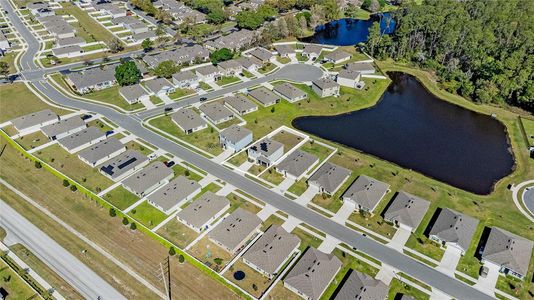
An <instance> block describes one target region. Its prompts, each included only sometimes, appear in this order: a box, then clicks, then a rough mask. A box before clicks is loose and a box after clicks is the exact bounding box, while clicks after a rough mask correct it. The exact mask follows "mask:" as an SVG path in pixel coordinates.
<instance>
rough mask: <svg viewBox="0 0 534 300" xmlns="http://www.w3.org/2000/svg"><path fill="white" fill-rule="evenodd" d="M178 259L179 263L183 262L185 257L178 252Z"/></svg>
mask: <svg viewBox="0 0 534 300" xmlns="http://www.w3.org/2000/svg"><path fill="white" fill-rule="evenodd" d="M178 261H179V262H180V263H183V262H184V261H185V257H184V256H183V255H182V254H180V255H179V256H178Z"/></svg>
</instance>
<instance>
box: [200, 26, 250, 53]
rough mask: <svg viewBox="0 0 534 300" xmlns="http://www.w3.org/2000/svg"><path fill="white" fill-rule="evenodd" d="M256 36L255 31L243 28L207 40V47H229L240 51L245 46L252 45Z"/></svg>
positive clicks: (214, 48) (211, 48)
mask: <svg viewBox="0 0 534 300" xmlns="http://www.w3.org/2000/svg"><path fill="white" fill-rule="evenodd" d="M255 36H256V34H255V33H254V31H250V30H247V29H241V30H239V31H234V32H232V33H230V34H228V35H223V36H220V37H218V38H216V39H215V40H213V41H207V42H206V48H208V49H210V50H219V49H222V48H227V49H230V50H232V51H238V50H241V49H243V48H244V47H245V46H248V45H250V44H251V43H252V42H253V41H254V38H255Z"/></svg>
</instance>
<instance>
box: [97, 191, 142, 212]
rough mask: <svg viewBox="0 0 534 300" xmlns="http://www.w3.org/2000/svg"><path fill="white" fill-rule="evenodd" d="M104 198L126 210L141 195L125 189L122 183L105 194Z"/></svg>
mask: <svg viewBox="0 0 534 300" xmlns="http://www.w3.org/2000/svg"><path fill="white" fill-rule="evenodd" d="M104 199H105V200H107V201H108V202H110V203H111V204H113V205H115V206H116V207H118V208H119V209H121V210H124V209H126V208H128V207H130V206H131V205H132V204H134V203H135V202H137V200H139V197H138V196H137V195H135V194H132V193H131V192H130V191H128V190H127V189H125V188H124V187H123V186H122V185H119V186H118V187H116V188H114V189H112V190H111V191H109V192H107V193H106V194H105V195H104Z"/></svg>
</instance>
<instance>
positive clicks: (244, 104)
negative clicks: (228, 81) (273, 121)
mask: <svg viewBox="0 0 534 300" xmlns="http://www.w3.org/2000/svg"><path fill="white" fill-rule="evenodd" d="M224 103H225V104H228V105H229V106H230V107H231V108H233V109H235V110H236V111H237V112H239V113H241V112H245V111H248V110H253V109H256V108H258V106H257V105H256V104H254V103H252V101H250V100H248V98H247V97H245V96H243V95H241V94H239V95H236V96H231V97H227V98H224Z"/></svg>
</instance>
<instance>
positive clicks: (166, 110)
mask: <svg viewBox="0 0 534 300" xmlns="http://www.w3.org/2000/svg"><path fill="white" fill-rule="evenodd" d="M164 111H165V112H169V111H172V107H165V109H164Z"/></svg>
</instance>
